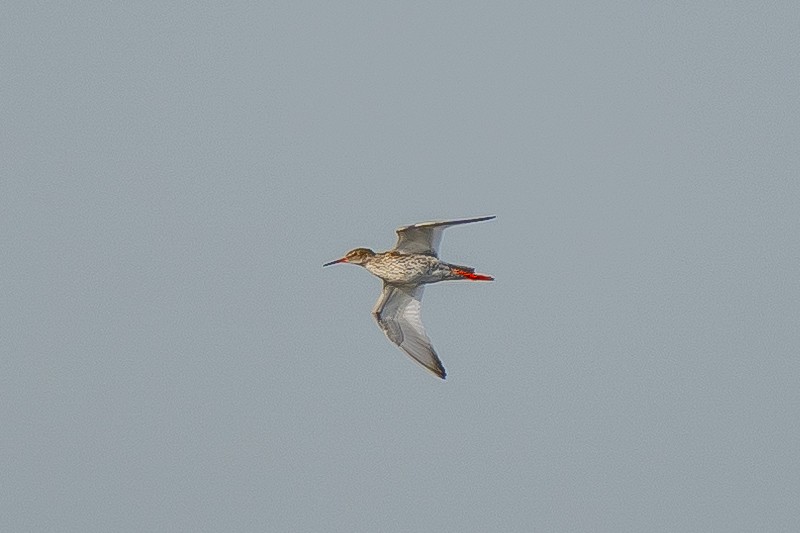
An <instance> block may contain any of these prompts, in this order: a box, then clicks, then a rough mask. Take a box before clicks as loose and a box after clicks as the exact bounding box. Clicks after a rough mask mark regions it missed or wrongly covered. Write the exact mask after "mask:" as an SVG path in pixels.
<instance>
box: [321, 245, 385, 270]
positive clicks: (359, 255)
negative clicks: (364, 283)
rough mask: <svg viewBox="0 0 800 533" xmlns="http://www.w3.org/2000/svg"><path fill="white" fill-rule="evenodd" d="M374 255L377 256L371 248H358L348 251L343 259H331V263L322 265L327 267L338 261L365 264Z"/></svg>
mask: <svg viewBox="0 0 800 533" xmlns="http://www.w3.org/2000/svg"><path fill="white" fill-rule="evenodd" d="M373 257H375V252H373V251H372V250H370V249H369V248H356V249H355V250H350V251H349V252H347V254H346V255H345V256H344V257H342V258H341V259H337V260H336V261H331V262H330V263H325V264H324V265H322V266H324V267H326V266H330V265H335V264H336V263H352V264H354V265H363V264H364V263H366V262H367V261H369V260H370V259H371V258H373Z"/></svg>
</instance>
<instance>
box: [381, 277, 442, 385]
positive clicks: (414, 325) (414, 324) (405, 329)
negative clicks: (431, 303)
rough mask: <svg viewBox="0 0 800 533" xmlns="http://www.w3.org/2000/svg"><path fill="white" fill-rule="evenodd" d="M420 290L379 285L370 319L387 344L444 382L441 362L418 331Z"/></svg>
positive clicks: (386, 284) (427, 340) (425, 338)
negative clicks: (371, 318) (381, 286)
mask: <svg viewBox="0 0 800 533" xmlns="http://www.w3.org/2000/svg"><path fill="white" fill-rule="evenodd" d="M423 288H424V286H423V285H420V286H419V287H413V288H412V287H399V286H396V285H389V284H388V283H384V284H383V292H382V293H381V296H380V298H378V301H377V303H376V304H375V307H374V308H373V309H372V315H373V316H374V317H375V320H376V321H377V322H378V325H379V326H380V328H381V329H382V330H383V332H384V333H385V334H386V336H387V337H389V340H390V341H392V342H393V343H395V344H396V345H398V346H399V347H400V349H401V350H403V351H404V352H406V353H407V354H408V355H410V356H411V357H412V358H413V359H414V360H415V361H417V362H418V363H419V364H421V365H422V366H424V367H425V368H427V369H428V370H430V371H431V372H433V373H434V374H436V375H437V376H439V377H440V378H442V379H444V377H445V371H444V367H443V366H442V362H441V361H440V360H439V357H438V356H437V355H436V352H435V351H434V349H433V346H431V340H430V339H429V338H428V336H427V335H426V334H425V328H423V327H422V317H421V315H420V308H421V307H422V304H421V301H422V291H423Z"/></svg>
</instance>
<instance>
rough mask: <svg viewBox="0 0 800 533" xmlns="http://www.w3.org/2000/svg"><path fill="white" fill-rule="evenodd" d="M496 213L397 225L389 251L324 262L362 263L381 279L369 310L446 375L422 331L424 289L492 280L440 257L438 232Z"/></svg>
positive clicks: (360, 251) (406, 347)
mask: <svg viewBox="0 0 800 533" xmlns="http://www.w3.org/2000/svg"><path fill="white" fill-rule="evenodd" d="M493 218H495V217H494V216H488V217H479V218H469V219H462V220H450V221H444V222H423V223H420V224H412V225H410V226H403V227H401V228H398V229H397V244H396V245H395V247H394V248H393V249H392V250H389V251H388V252H381V253H376V252H373V251H372V250H370V249H369V248H356V249H354V250H350V251H349V252H347V254H346V255H345V256H344V257H342V258H341V259H337V260H336V261H331V262H330V263H325V264H324V265H322V266H328V265H333V264H336V263H351V264H354V265H359V266H362V267H364V268H366V269H367V270H368V271H369V272H370V273H371V274H373V275H375V276H377V277H379V278H381V279H382V280H383V292H382V293H381V296H380V298H378V301H377V302H376V304H375V307H374V308H373V310H372V314H373V316H374V317H375V320H376V321H377V323H378V325H379V326H380V328H381V330H383V332H384V333H385V334H386V336H387V337H388V338H389V340H391V341H392V342H393V343H395V344H396V345H397V346H399V347H400V348H401V349H402V350H403V351H404V352H406V353H407V354H408V355H410V356H411V357H412V358H413V359H414V360H415V361H417V362H418V363H420V364H421V365H422V366H424V367H425V368H427V369H428V370H430V371H431V372H433V373H434V374H436V375H437V376H439V377H440V378H442V379H444V377H445V370H444V367H443V366H442V363H441V361H440V360H439V357H438V356H437V355H436V352H435V351H434V349H433V346H432V345H431V342H430V339H429V338H428V336H427V335H426V334H425V329H424V328H423V326H422V319H421V316H420V307H421V301H422V292H423V289H424V286H425V285H426V284H430V283H437V282H439V281H447V280H463V279H468V280H473V281H492V280H493V279H494V278H492V277H491V276H487V275H485V274H476V273H475V269H474V268H471V267H465V266H460V265H454V264H452V263H445V262H444V261H441V260H439V258H438V255H437V254H438V251H437V249H438V247H439V243H440V242H441V239H442V232H443V231H444V230H445V229H446V228H448V227H450V226H455V225H458V224H467V223H470V222H481V221H484V220H491V219H493Z"/></svg>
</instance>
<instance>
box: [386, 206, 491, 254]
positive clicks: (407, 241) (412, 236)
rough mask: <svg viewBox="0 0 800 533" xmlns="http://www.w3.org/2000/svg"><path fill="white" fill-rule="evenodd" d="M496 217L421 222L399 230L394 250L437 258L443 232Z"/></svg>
mask: <svg viewBox="0 0 800 533" xmlns="http://www.w3.org/2000/svg"><path fill="white" fill-rule="evenodd" d="M493 218H495V217H494V216H489V217H478V218H464V219H461V220H446V221H443V222H420V223H419V224H412V225H410V226H403V227H402V228H397V244H396V245H395V247H394V249H395V250H396V251H398V252H400V253H404V254H428V255H432V256H436V254H437V253H438V249H439V243H440V242H441V241H442V232H443V231H444V230H445V229H447V228H449V227H450V226H456V225H458V224H469V223H470V222H481V221H484V220H491V219H493Z"/></svg>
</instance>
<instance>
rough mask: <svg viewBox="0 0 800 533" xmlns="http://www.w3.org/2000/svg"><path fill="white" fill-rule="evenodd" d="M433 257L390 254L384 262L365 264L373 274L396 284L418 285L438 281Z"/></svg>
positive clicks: (439, 277) (438, 277)
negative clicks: (388, 258)
mask: <svg viewBox="0 0 800 533" xmlns="http://www.w3.org/2000/svg"><path fill="white" fill-rule="evenodd" d="M437 263H438V262H437V261H436V259H435V258H428V257H419V256H397V255H395V256H392V257H391V258H390V260H387V261H385V262H380V263H375V264H369V265H366V267H367V270H369V271H370V272H371V273H372V274H374V275H375V276H377V277H379V278H381V279H382V280H384V281H385V282H386V283H392V284H396V285H420V284H422V283H432V282H434V281H440V280H441V279H442V277H441V276H440V275H438V274H439V272H438V269H437Z"/></svg>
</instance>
